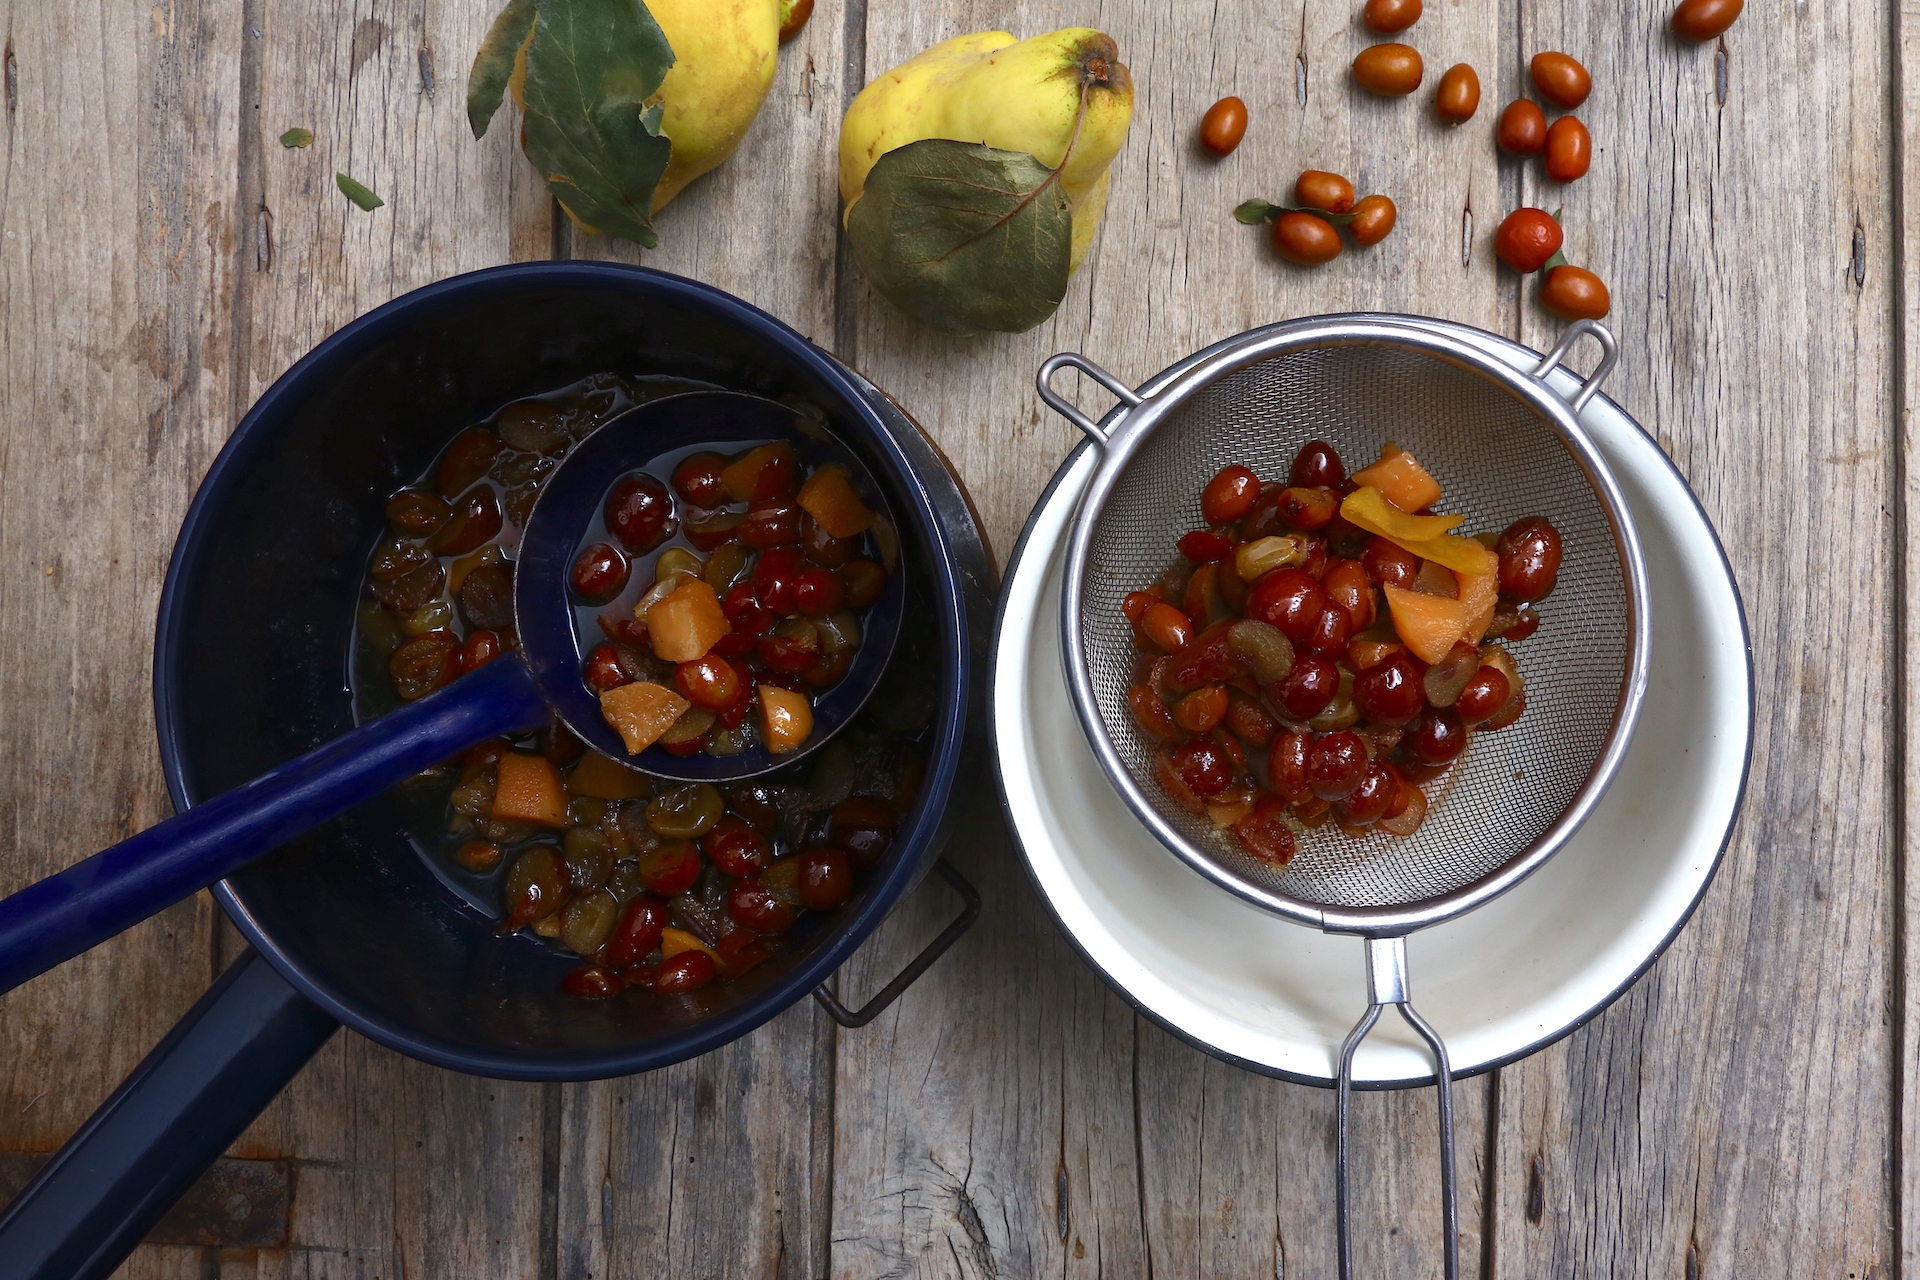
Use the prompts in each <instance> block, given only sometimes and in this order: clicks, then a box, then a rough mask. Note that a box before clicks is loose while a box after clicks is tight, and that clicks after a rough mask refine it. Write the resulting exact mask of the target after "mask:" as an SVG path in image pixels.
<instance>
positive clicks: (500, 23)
mask: <svg viewBox="0 0 1920 1280" xmlns="http://www.w3.org/2000/svg"><path fill="white" fill-rule="evenodd" d="M533 19H534V0H507V7H506V8H504V9H502V10H501V11H500V13H499V14H498V16H496V17H495V18H494V20H493V26H492V27H490V28H488V30H487V38H486V39H485V40H484V41H482V42H481V44H480V51H479V52H478V53H476V54H474V55H473V70H471V71H469V72H468V73H467V127H468V128H470V129H472V130H473V136H474V137H476V138H483V137H485V136H486V133H487V124H488V123H489V122H490V121H491V120H492V119H493V113H494V112H496V111H498V110H499V109H500V99H501V97H502V96H503V95H505V93H506V91H507V82H508V81H509V80H511V79H512V78H513V61H514V58H515V57H516V56H517V55H518V54H519V52H520V46H521V45H523V44H525V43H526V42H527V37H528V36H529V35H531V34H533Z"/></svg>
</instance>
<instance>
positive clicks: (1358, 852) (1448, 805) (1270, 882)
mask: <svg viewBox="0 0 1920 1280" xmlns="http://www.w3.org/2000/svg"><path fill="white" fill-rule="evenodd" d="M1314 439H1320V440H1326V441H1328V442H1329V443H1331V444H1332V445H1333V446H1334V447H1335V448H1336V449H1337V450H1338V451H1339V453H1340V456H1341V458H1342V459H1344V460H1345V461H1346V462H1347V465H1348V468H1349V470H1353V469H1356V468H1358V467H1360V466H1364V465H1366V463H1368V462H1370V461H1372V460H1373V459H1374V458H1375V457H1376V456H1377V454H1378V451H1379V447H1380V445H1381V444H1383V443H1384V442H1386V441H1388V440H1392V441H1395V442H1396V443H1398V444H1399V445H1400V446H1401V447H1402V448H1404V449H1407V450H1409V451H1410V452H1412V453H1413V454H1414V455H1415V456H1416V457H1418V458H1419V459H1420V461H1421V462H1422V463H1423V464H1424V465H1425V466H1426V467H1427V469H1428V470H1429V471H1431V472H1432V473H1433V474H1434V476H1435V477H1436V478H1437V479H1439V481H1440V482H1441V484H1442V485H1443V486H1445V491H1446V497H1445V499H1444V500H1443V502H1442V504H1441V505H1442V507H1443V508H1444V509H1445V510H1447V511H1450V512H1456V511H1457V512H1460V513H1462V514H1464V515H1465V516H1466V518H1467V519H1466V523H1465V524H1464V525H1462V526H1461V530H1462V532H1466V533H1476V532H1481V531H1486V530H1493V531H1496V532H1497V531H1498V530H1501V529H1504V528H1505V527H1506V526H1507V525H1508V524H1510V523H1512V522H1513V521H1514V520H1516V519H1518V518H1520V517H1521V516H1527V515H1544V516H1547V517H1549V518H1550V519H1551V520H1552V521H1553V523H1554V525H1555V527H1557V528H1558V529H1559V531H1560V534H1561V537H1562V540H1563V542H1564V544H1565V558H1564V560H1563V561H1562V564H1561V569H1560V576H1559V580H1558V585H1557V586H1556V588H1555V589H1554V592H1553V594H1552V595H1551V596H1550V597H1548V598H1547V600H1546V601H1545V602H1543V604H1542V606H1541V610H1540V612H1541V615H1542V622H1541V626H1540V629H1539V630H1538V631H1537V632H1536V633H1535V634H1534V635H1533V636H1532V637H1531V638H1529V639H1527V640H1526V641H1524V642H1521V643H1518V644H1515V645H1513V646H1511V652H1512V654H1513V657H1514V661H1515V663H1516V664H1517V665H1518V667H1519V670H1520V674H1521V676H1522V677H1523V678H1524V679H1525V680H1526V682H1527V686H1526V687H1527V712H1526V714H1525V715H1524V716H1522V717H1521V718H1520V720H1519V721H1518V722H1517V723H1516V724H1514V725H1512V726H1510V727H1509V728H1507V729H1503V730H1501V731H1499V732H1497V733H1476V734H1474V735H1473V738H1472V743H1471V746H1470V747H1469V749H1468V751H1467V753H1466V754H1465V755H1464V756H1463V757H1462V758H1461V759H1460V761H1458V762H1457V763H1456V764H1455V765H1454V767H1453V768H1452V770H1451V771H1450V772H1449V773H1448V775H1447V776H1446V778H1445V779H1444V780H1443V781H1442V782H1439V783H1429V784H1427V788H1426V789H1427V792H1428V795H1429V798H1430V799H1431V800H1432V802H1433V803H1432V806H1431V808H1430V809H1429V812H1428V816H1427V820H1426V822H1425V824H1424V825H1422V827H1421V828H1420V830H1419V831H1417V832H1416V833H1415V834H1414V835H1412V836H1410V837H1406V838H1395V837H1392V836H1389V835H1387V834H1386V833H1376V834H1373V835H1370V836H1368V837H1366V838H1364V839H1359V840H1356V839H1352V838H1350V837H1348V836H1346V835H1345V834H1343V833H1342V832H1340V831H1339V830H1338V829H1337V828H1335V827H1333V826H1332V824H1330V823H1329V824H1328V825H1327V826H1325V827H1322V828H1321V829H1319V830H1317V831H1312V832H1309V833H1307V835H1306V837H1305V838H1304V839H1303V840H1302V841H1301V843H1300V848H1299V851H1298V852H1297V853H1296V854H1295V856H1294V858H1293V860H1292V861H1291V862H1289V863H1288V864H1287V866H1286V867H1285V868H1283V869H1281V870H1279V871H1277V872H1276V871H1275V870H1274V869H1272V868H1270V867H1268V866H1266V865H1265V864H1263V863H1260V862H1258V861H1256V860H1254V859H1252V858H1249V857H1247V856H1246V855H1245V854H1244V853H1243V852H1242V851H1241V849H1240V846H1239V844H1238V842H1237V841H1236V840H1235V839H1234V837H1233V835H1232V833H1231V832H1223V831H1219V830H1216V829H1215V828H1214V827H1213V825H1212V824H1211V823H1210V822H1208V821H1207V820H1206V819H1204V818H1196V817H1194V816H1193V815H1191V814H1189V813H1188V812H1187V811H1186V810H1184V809H1182V808H1181V807H1180V806H1178V805H1177V804H1175V803H1173V802H1172V801H1171V800H1170V799H1169V798H1168V797H1167V796H1166V794H1165V792H1163V791H1162V790H1161V788H1160V785H1159V783H1158V781H1157V779H1156V777H1155V767H1154V765H1155V744H1154V743H1153V742H1152V741H1151V740H1150V739H1148V738H1146V737H1145V735H1143V734H1142V733H1141V732H1140V731H1139V729H1138V727H1137V726H1136V724H1135V723H1134V720H1133V717H1132V715H1131V714H1130V712H1129V711H1128V708H1127V689H1128V686H1129V685H1130V684H1131V683H1132V677H1133V671H1134V668H1135V665H1136V663H1137V661H1138V659H1139V657H1140V651H1139V649H1138V647H1137V645H1136V644H1135V642H1134V639H1133V634H1132V630H1131V628H1130V627H1129V626H1128V624H1127V621H1126V618H1125V616H1124V614H1123V613H1122V611H1121V607H1120V602H1121V599H1122V597H1123V596H1125V594H1126V593H1127V592H1129V591H1133V590H1137V589H1139V588H1142V587H1145V586H1147V585H1148V584H1150V583H1152V582H1154V581H1156V580H1157V579H1158V578H1159V577H1160V575H1161V573H1162V572H1163V571H1164V570H1165V569H1166V568H1167V567H1168V566H1169V564H1172V563H1174V562H1175V560H1176V559H1177V553H1176V552H1175V550H1174V543H1175V541H1176V540H1177V539H1178V538H1179V536H1180V535H1181V534H1183V533H1185V532H1187V531H1188V530H1190V529H1197V528H1201V527H1204V521H1203V520H1202V519H1201V515H1200V491H1201V489H1202V488H1203V487H1204V486H1205V484H1206V482H1207V480H1208V479H1210V478H1211V477H1212V476H1213V475H1214V474H1215V473H1216V472H1217V471H1219V470H1220V468H1222V467H1224V466H1227V465H1229V464H1230V463H1236V462H1238V463H1242V464H1244V465H1246V466H1249V467H1251V468H1252V469H1253V470H1254V472H1255V473H1256V474H1257V475H1259V476H1260V477H1261V479H1262V480H1275V479H1278V480H1282V481H1284V479H1285V477H1286V473H1287V469H1288V467H1289V465H1290V464H1291V462H1292V460H1293V456H1294V454H1295V453H1296V452H1297V451H1298V449H1299V448H1300V446H1301V445H1303V444H1305V443H1306V442H1307V441H1309V440H1314ZM1094 519H1095V524H1094V527H1093V530H1092V536H1091V539H1090V542H1089V552H1088V559H1087V562H1086V566H1085V585H1084V590H1083V595H1082V597H1081V605H1080V613H1079V619H1078V625H1079V628H1080V634H1081V639H1082V641H1083V643H1084V646H1085V652H1086V663H1087V673H1088V675H1089V677H1090V679H1091V684H1092V688H1091V690H1090V692H1091V694H1092V697H1093V700H1094V703H1095V705H1096V707H1097V708H1098V712H1099V716H1100V719H1101V721H1102V723H1103V724H1104V726H1105V728H1106V731H1107V734H1108V737H1109V738H1110V740H1111V741H1112V743H1113V746H1114V748H1115V749H1116V752H1117V754H1118V755H1119V757H1120V759H1121V761H1122V763H1123V765H1124V767H1125V768H1126V770H1127V772H1128V773H1129V775H1130V776H1131V778H1132V780H1133V782H1134V784H1135V786H1136V787H1137V788H1138V790H1139V792H1140V794H1141V795H1142V796H1143V797H1144V798H1145V799H1146V801H1147V802H1148V803H1149V804H1151V805H1152V806H1153V807H1154V808H1155V809H1156V810H1158V812H1159V813H1160V814H1161V816H1162V817H1164V818H1165V820H1166V822H1167V823H1168V824H1169V825H1170V827H1171V828H1172V829H1173V830H1174V831H1175V832H1177V833H1179V835H1180V836H1181V837H1182V838H1183V839H1184V840H1185V841H1186V842H1187V843H1188V844H1189V845H1190V846H1191V847H1192V849H1193V850H1197V851H1198V852H1199V853H1201V854H1203V855H1204V856H1205V857H1206V858H1208V859H1209V860H1210V861H1212V862H1213V863H1214V865H1215V866H1217V867H1218V868H1220V869H1221V870H1223V871H1225V872H1226V873H1228V874H1229V875H1231V876H1234V877H1236V878H1238V879H1240V880H1242V881H1244V882H1246V883H1248V884H1251V885H1254V886H1257V887H1258V888H1260V889H1263V890H1266V891H1268V892H1274V893H1280V894H1284V895H1286V896H1288V897H1291V898H1295V899H1297V900H1300V901H1302V902H1306V903H1310V904H1313V905H1316V906H1335V907H1386V906H1403V905H1409V904H1413V903H1419V902H1422V901H1425V900H1427V899H1429V898H1434V897H1437V896H1440V895H1442V894H1446V893H1450V892H1452V891H1454V890H1456V889H1459V888H1461V887H1463V886H1465V885H1468V884H1471V883H1473V882H1474V881H1476V880H1478V879H1480V878H1481V877H1482V876H1485V875H1488V874H1490V873H1492V872H1494V871H1496V870H1498V869H1499V868H1500V867H1502V866H1503V865H1505V864H1506V863H1507V862H1508V861H1509V860H1511V859H1512V858H1514V857H1515V856H1516V855H1518V854H1520V853H1521V852H1523V851H1524V850H1526V849H1527V848H1528V846H1530V845H1531V844H1532V843H1533V842H1534V841H1535V840H1536V839H1537V838H1539V837H1540V836H1541V835H1542V834H1543V833H1544V832H1545V831H1546V830H1547V828H1548V827H1550V826H1551V825H1552V824H1553V823H1554V822H1555V821H1556V820H1557V819H1558V818H1559V817H1560V815H1561V814H1562V812H1563V811H1564V810H1566V809H1567V807H1568V806H1569V805H1570V804H1572V802H1573V801H1574V799H1575V798H1576V796H1577V795H1578V793H1579V792H1580V789H1581V788H1582V787H1583V786H1584V785H1585V783H1586V781H1587V779H1588V777H1589V776H1590V775H1591V773H1592V772H1593V769H1594V767H1595V764H1596V762H1597V761H1598V759H1599V757H1600V755H1601V754H1602V752H1603V751H1604V749H1605V747H1606V744H1607V741H1608V735H1609V732H1610V730H1611V728H1612V725H1613V719H1614V715H1615V712H1616V709H1617V708H1618V705H1619V702H1620V697H1621V689H1622V684H1623V680H1624V678H1625V675H1626V672H1627V668H1628V663H1629V659H1630V644H1631V624H1630V618H1629V612H1628V608H1627V599H1628V595H1627V591H1628V588H1627V583H1626V579H1625V575H1624V573H1623V570H1622V566H1621V560H1620V553H1619V550H1618V544H1617V543H1616V540H1615V537H1614V533H1613V529H1612V526H1611V524H1610V523H1609V521H1608V518H1607V512H1606V507H1605V505H1604V503H1603V502H1602V500H1601V498H1600V496H1599V494H1598V493H1597V492H1596V490H1595V489H1594V487H1593V485H1592V484H1591V483H1590V482H1589V480H1588V479H1587V476H1586V474H1585V473H1584V472H1583V471H1582V470H1581V468H1580V466H1579V464H1578V463H1577V462H1576V461H1575V458H1574V455H1573V454H1572V453H1571V452H1570V451H1569V449H1568V448H1567V446H1566V445H1565V444H1564V443H1563V442H1562V440H1561V438H1560V436H1559V435H1558V434H1557V433H1556V431H1555V430H1554V428H1553V426H1552V425H1551V423H1550V421H1549V420H1548V419H1546V418H1545V416H1544V415H1542V414H1541V413H1540V412H1539V411H1538V410H1537V409H1536V408H1535V407H1534V406H1532V405H1530V404H1529V403H1528V402H1527V401H1526V400H1524V399H1522V398H1521V397H1520V396H1518V395H1517V394H1515V393H1514V392H1513V391H1512V390H1510V389H1508V388H1507V387H1505V386H1503V385H1502V384H1500V383H1499V382H1497V381H1495V380H1494V379H1493V378H1491V377H1490V376H1488V375H1486V374H1484V373H1481V372H1479V371H1476V370H1473V369H1471V368H1467V367H1463V366H1461V365H1458V364H1455V363H1453V362H1452V361H1449V360H1447V359H1444V358H1441V357H1439V356H1436V355H1433V354H1430V353H1427V352H1424V351H1419V350H1414V349H1410V348H1400V347H1394V346H1389V345H1384V344H1381V345H1373V344H1368V345H1342V346H1325V347H1313V348H1306V349H1300V350H1293V351H1289V352H1283V353H1281V354H1278V355H1275V356H1271V357H1269V358H1267V359H1264V360H1262V361H1260V362H1258V363H1255V364H1252V365H1249V366H1247V367H1245V368H1243V369H1240V370H1237V371H1235V372H1233V373H1230V374H1227V375H1226V376H1224V377H1222V378H1220V379H1219V380H1217V381H1215V382H1213V383H1212V384H1210V385H1209V386H1207V387H1205V388H1203V389H1202V390H1200V391H1198V392H1196V393H1195V394H1193V395H1192V396H1191V397H1189V398H1188V399H1187V400H1186V401H1185V403H1183V404H1181V405H1179V406H1176V407H1175V408H1174V409H1172V410H1171V412H1170V413H1169V414H1168V415H1167V417H1166V418H1165V419H1164V420H1163V421H1162V422H1161V423H1160V424H1159V425H1158V427H1157V428H1156V429H1155V430H1154V431H1153V434H1152V435H1151V436H1150V437H1149V438H1148V439H1146V440H1145V441H1144V442H1143V443H1142V444H1141V445H1140V446H1139V448H1138V450H1137V451H1136V452H1135V453H1134V455H1133V456H1132V458H1130V459H1129V460H1128V462H1127V464H1126V465H1125V467H1124V469H1123V470H1122V471H1121V472H1120V473H1119V475H1118V476H1117V478H1116V480H1115V483H1114V486H1113V488H1112V490H1111V491H1110V493H1109V495H1108V498H1107V501H1106V502H1105V504H1104V506H1103V507H1102V508H1101V510H1100V511H1098V512H1097V513H1096V514H1095V516H1094Z"/></svg>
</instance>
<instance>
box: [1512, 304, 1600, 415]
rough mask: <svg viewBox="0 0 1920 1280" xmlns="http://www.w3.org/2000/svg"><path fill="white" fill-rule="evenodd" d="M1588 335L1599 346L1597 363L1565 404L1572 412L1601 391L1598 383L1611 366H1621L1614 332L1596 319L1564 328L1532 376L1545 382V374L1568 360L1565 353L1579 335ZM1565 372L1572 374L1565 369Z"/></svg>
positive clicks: (1577, 322)
mask: <svg viewBox="0 0 1920 1280" xmlns="http://www.w3.org/2000/svg"><path fill="white" fill-rule="evenodd" d="M1588 333H1590V334H1592V335H1593V340H1594V341H1595V342H1598V343H1599V344H1600V364H1599V367H1598V368H1596V369H1595V370H1594V371H1593V372H1592V373H1591V374H1589V375H1588V376H1587V381H1586V385H1585V386H1583V387H1581V388H1580V392H1579V394H1578V395H1576V396H1574V397H1573V399H1572V400H1571V401H1569V402H1568V403H1570V404H1571V405H1572V406H1573V411H1574V412H1575V413H1579V412H1580V411H1581V410H1582V409H1584V408H1586V407H1587V401H1589V400H1591V399H1593V393H1594V392H1596V391H1598V390H1599V389H1600V384H1601V383H1602V382H1605V381H1606V380H1607V375H1608V374H1610V373H1612V372H1613V366H1614V365H1616V364H1618V363H1620V345H1619V344H1618V343H1617V342H1615V341H1614V340H1613V331H1612V330H1610V329H1608V328H1607V326H1605V325H1603V324H1601V323H1600V322H1599V321H1598V320H1576V321H1575V322H1574V323H1573V324H1571V325H1569V326H1567V331H1566V332H1565V333H1563V334H1561V335H1560V341H1559V342H1558V343H1556V344H1555V345H1554V348H1553V350H1552V351H1549V352H1548V353H1547V356H1546V359H1544V360H1542V361H1541V362H1540V363H1539V364H1538V365H1537V366H1536V367H1535V368H1534V371H1533V376H1534V377H1536V378H1538V379H1540V380H1541V381H1542V382H1545V381H1546V380H1547V375H1548V374H1550V373H1552V372H1553V371H1554V370H1555V369H1557V368H1559V367H1560V362H1561V361H1563V360H1565V359H1566V358H1567V352H1569V351H1571V350H1573V344H1574V343H1575V342H1577V341H1579V340H1580V336H1581V335H1582V334H1588ZM1568 372H1569V373H1572V372H1573V371H1572V370H1568ZM1576 376H1577V375H1576Z"/></svg>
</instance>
